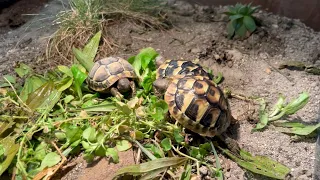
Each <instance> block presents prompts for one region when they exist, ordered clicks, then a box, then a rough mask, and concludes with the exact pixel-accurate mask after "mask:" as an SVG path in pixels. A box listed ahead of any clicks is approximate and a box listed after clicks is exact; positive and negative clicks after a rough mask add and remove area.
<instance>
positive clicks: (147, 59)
mask: <svg viewBox="0 0 320 180" xmlns="http://www.w3.org/2000/svg"><path fill="white" fill-rule="evenodd" d="M157 56H158V53H157V52H156V51H155V50H154V49H153V48H151V47H148V48H144V49H141V50H140V52H139V54H138V55H136V56H135V57H134V60H133V57H131V58H130V59H129V62H130V63H131V64H132V66H133V68H134V70H135V72H136V74H137V75H138V77H140V80H141V81H142V80H143V79H142V78H141V71H142V70H146V69H148V68H149V69H150V70H151V71H153V70H155V68H156V66H155V62H154V59H155V58H156V57H157ZM145 74H146V73H145Z"/></svg>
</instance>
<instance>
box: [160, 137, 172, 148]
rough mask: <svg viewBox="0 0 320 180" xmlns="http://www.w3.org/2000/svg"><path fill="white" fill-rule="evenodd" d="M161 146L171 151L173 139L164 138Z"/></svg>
mask: <svg viewBox="0 0 320 180" xmlns="http://www.w3.org/2000/svg"><path fill="white" fill-rule="evenodd" d="M160 144H161V147H162V148H163V150H164V151H169V150H170V149H171V146H172V145H171V140H170V139H169V138H164V139H163V140H162V141H161V143H160Z"/></svg>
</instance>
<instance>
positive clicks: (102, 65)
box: [87, 57, 137, 92]
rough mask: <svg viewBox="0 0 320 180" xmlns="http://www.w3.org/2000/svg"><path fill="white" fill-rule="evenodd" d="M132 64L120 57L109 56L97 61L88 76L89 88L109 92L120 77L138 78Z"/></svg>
mask: <svg viewBox="0 0 320 180" xmlns="http://www.w3.org/2000/svg"><path fill="white" fill-rule="evenodd" d="M136 77H137V76H136V74H135V72H134V69H133V67H132V65H131V64H130V63H129V62H128V61H126V60H124V59H122V58H120V57H107V58H103V59H101V60H98V61H96V62H95V64H94V66H93V68H92V69H91V71H90V73H89V76H88V78H87V83H88V86H89V88H91V89H92V90H94V91H97V92H107V91H108V89H109V88H110V87H111V86H112V85H114V84H115V83H116V82H117V81H118V80H119V79H120V78H131V79H132V78H136Z"/></svg>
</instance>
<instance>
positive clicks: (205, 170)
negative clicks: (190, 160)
mask: <svg viewBox="0 0 320 180" xmlns="http://www.w3.org/2000/svg"><path fill="white" fill-rule="evenodd" d="M199 171H200V174H201V175H203V176H205V175H207V174H208V168H207V167H205V166H201V167H200V168H199Z"/></svg>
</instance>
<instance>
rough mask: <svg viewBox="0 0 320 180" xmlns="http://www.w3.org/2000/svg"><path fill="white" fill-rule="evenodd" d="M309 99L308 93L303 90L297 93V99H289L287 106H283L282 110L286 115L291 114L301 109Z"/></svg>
mask: <svg viewBox="0 0 320 180" xmlns="http://www.w3.org/2000/svg"><path fill="white" fill-rule="evenodd" d="M308 101H309V94H308V93H307V92H303V93H301V94H300V95H299V97H298V98H297V99H294V100H293V101H291V102H290V103H289V104H288V105H287V106H285V107H284V108H283V111H284V112H285V114H287V115H291V114H294V113H296V112H297V111H299V110H300V109H302V108H303V107H304V106H305V105H306V104H307V103H308Z"/></svg>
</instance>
